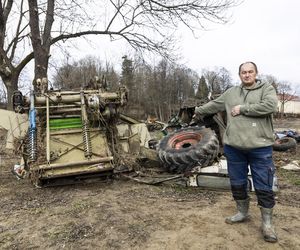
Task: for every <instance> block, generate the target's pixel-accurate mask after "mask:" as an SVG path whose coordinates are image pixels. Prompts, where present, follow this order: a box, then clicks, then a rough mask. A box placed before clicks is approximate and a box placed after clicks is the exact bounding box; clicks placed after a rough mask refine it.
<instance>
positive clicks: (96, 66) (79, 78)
mask: <svg viewBox="0 0 300 250" xmlns="http://www.w3.org/2000/svg"><path fill="white" fill-rule="evenodd" d="M95 76H97V77H100V79H101V78H102V77H104V76H105V79H106V81H107V85H108V86H107V87H108V88H110V89H116V86H117V85H118V83H119V75H118V74H117V72H116V71H115V69H114V67H113V65H111V64H110V63H109V62H106V63H105V64H104V63H103V62H102V61H101V60H100V59H98V58H95V57H91V56H87V57H85V58H83V59H81V60H79V61H78V62H73V63H69V60H68V59H67V61H66V62H65V63H64V64H63V65H62V66H61V67H60V68H58V69H57V71H56V74H55V75H54V77H53V85H52V87H53V88H55V89H74V88H81V87H85V86H88V84H89V82H90V80H91V79H94V77H95Z"/></svg>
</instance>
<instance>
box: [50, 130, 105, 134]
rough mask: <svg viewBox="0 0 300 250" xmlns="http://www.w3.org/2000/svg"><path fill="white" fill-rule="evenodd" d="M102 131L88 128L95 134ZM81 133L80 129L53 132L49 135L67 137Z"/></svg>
mask: <svg viewBox="0 0 300 250" xmlns="http://www.w3.org/2000/svg"><path fill="white" fill-rule="evenodd" d="M97 131H102V129H100V128H90V132H97ZM77 133H82V129H72V130H66V131H53V132H51V135H68V134H77Z"/></svg>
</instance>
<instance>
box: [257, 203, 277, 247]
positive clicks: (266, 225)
mask: <svg viewBox="0 0 300 250" xmlns="http://www.w3.org/2000/svg"><path fill="white" fill-rule="evenodd" d="M260 211H261V217H262V233H263V236H264V240H265V241H267V242H273V243H274V242H277V235H276V233H275V229H274V226H273V225H272V217H273V208H264V207H261V208H260Z"/></svg>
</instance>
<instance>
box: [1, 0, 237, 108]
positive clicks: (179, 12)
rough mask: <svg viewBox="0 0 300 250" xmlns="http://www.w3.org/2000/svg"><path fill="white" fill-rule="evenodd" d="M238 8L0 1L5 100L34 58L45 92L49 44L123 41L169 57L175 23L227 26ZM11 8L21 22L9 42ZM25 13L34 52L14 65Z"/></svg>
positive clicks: (228, 1) (193, 0) (127, 0)
mask: <svg viewBox="0 0 300 250" xmlns="http://www.w3.org/2000/svg"><path fill="white" fill-rule="evenodd" d="M237 2H239V0H174V1H171V2H170V1H167V0H161V1H155V0H141V1H135V0H104V1H95V2H93V1H88V2H87V1H84V0H76V1H74V0H46V1H43V2H42V1H38V0H28V6H25V5H24V0H21V1H14V0H7V1H4V2H2V0H0V6H1V7H0V30H1V32H0V34H1V35H0V50H1V51H0V68H1V69H0V76H1V79H2V80H3V82H4V84H5V86H6V88H7V94H8V100H10V97H11V95H12V93H13V91H14V90H16V89H17V87H18V77H19V74H20V72H21V71H22V69H23V68H24V67H25V65H26V64H27V63H28V62H29V61H30V60H31V59H32V58H33V57H34V58H35V79H34V81H33V83H34V85H35V88H37V85H39V87H38V88H40V89H46V88H47V73H48V63H49V57H50V48H51V46H52V45H53V44H57V45H58V46H61V47H63V45H64V44H63V42H65V41H66V40H69V39H72V38H78V37H86V36H87V35H107V36H109V37H110V38H111V40H117V39H123V40H125V41H127V42H128V43H129V44H130V45H131V46H132V47H133V48H135V49H137V50H148V51H153V52H157V53H160V54H161V55H164V56H168V55H169V53H168V52H169V51H170V48H171V47H172V45H173V44H174V43H173V39H172V37H173V33H174V30H175V29H176V27H177V26H178V24H179V23H181V24H184V25H185V26H186V27H187V28H188V29H190V30H191V31H195V29H197V28H200V29H205V27H207V24H208V23H209V22H216V23H226V22H227V21H228V15H227V13H228V12H227V11H228V9H229V8H231V7H233V6H235V5H236V4H237ZM13 6H15V8H16V9H15V10H16V11H14V12H13V13H14V14H16V13H17V14H18V17H19V18H18V22H17V25H15V22H14V23H11V25H10V28H11V31H12V32H13V34H15V35H14V36H12V39H11V40H10V41H7V39H6V36H5V34H7V27H8V26H9V25H8V24H9V23H8V22H7V21H8V19H9V15H10V14H12V12H11V10H12V8H13ZM25 7H26V8H25ZM27 8H28V9H27ZM28 10H29V26H30V39H31V44H32V50H29V51H27V52H26V54H25V56H24V57H22V56H20V55H19V57H18V58H17V59H18V60H16V48H17V47H18V45H19V43H20V42H23V43H24V41H25V40H26V39H28V38H29V32H28V29H27V27H28V22H27V16H26V15H27V14H28ZM14 17H15V16H14ZM25 17H26V18H25ZM54 21H55V22H54ZM21 47H22V46H21ZM23 48H24V44H23ZM23 55H24V54H23ZM21 58H23V59H21ZM16 61H17V63H16ZM37 79H39V80H38V81H37ZM42 83H44V85H43V84H42ZM41 86H42V87H41ZM9 106H10V107H11V103H10V101H9Z"/></svg>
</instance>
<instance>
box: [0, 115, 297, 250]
mask: <svg viewBox="0 0 300 250" xmlns="http://www.w3.org/2000/svg"><path fill="white" fill-rule="evenodd" d="M276 126H277V127H280V128H286V127H289V128H295V129H300V121H299V120H297V121H295V120H293V121H285V123H283V122H280V121H277V122H276ZM299 155H300V149H299V145H298V147H297V149H296V150H294V151H290V152H284V153H279V152H275V154H274V159H275V163H276V166H277V169H278V176H279V185H280V192H279V193H277V205H276V207H275V211H274V213H275V214H274V222H275V225H276V229H277V232H278V237H279V242H278V243H275V244H271V243H266V242H264V240H263V239H262V237H261V234H260V213H259V208H258V207H257V205H256V197H255V195H254V194H253V193H252V194H251V198H252V199H251V208H250V209H251V210H250V211H251V216H252V219H251V220H250V221H249V222H247V223H243V224H238V225H227V224H225V223H224V217H226V216H228V215H231V214H233V213H234V212H235V206H234V202H233V201H232V198H231V195H230V193H229V192H226V191H223V192H222V191H209V190H203V189H201V188H186V187H181V186H178V185H172V184H168V185H166V184H165V185H160V186H151V185H144V184H138V183H136V182H133V181H125V180H121V179H119V180H114V181H106V182H98V183H91V184H77V185H71V186H60V187H51V188H43V189H38V188H35V187H33V186H32V185H31V183H30V181H29V180H28V179H25V180H19V181H18V180H16V179H15V177H14V176H13V175H12V174H11V173H10V168H11V166H13V165H14V164H15V163H17V159H15V156H14V155H13V154H11V153H6V154H4V153H3V152H2V153H1V155H0V157H1V159H0V196H1V203H0V249H155V250H156V249H300V238H299V235H300V222H299V217H300V174H299V173H297V172H292V171H284V170H283V169H281V168H280V167H281V166H283V165H285V164H286V163H288V162H290V161H291V160H297V161H298V162H299V160H300V156H299Z"/></svg>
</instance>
